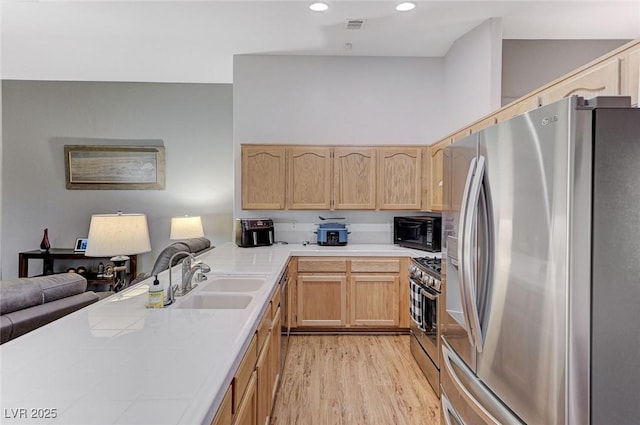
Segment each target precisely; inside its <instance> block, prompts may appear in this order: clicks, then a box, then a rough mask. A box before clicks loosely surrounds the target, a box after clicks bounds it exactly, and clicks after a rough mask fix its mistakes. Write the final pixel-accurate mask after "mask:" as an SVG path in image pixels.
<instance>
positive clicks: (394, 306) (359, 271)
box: [290, 257, 409, 330]
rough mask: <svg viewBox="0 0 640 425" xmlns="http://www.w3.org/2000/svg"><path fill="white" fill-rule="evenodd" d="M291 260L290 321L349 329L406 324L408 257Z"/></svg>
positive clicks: (311, 326)
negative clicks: (293, 298)
mask: <svg viewBox="0 0 640 425" xmlns="http://www.w3.org/2000/svg"><path fill="white" fill-rule="evenodd" d="M292 264H293V266H295V264H297V272H298V273H297V276H296V279H295V280H296V285H295V287H296V298H297V311H296V312H295V316H296V317H297V320H295V321H294V325H295V326H296V327H298V328H305V327H308V328H332V329H352V330H353V329H358V328H388V329H399V328H404V327H408V326H409V322H408V319H409V317H408V311H409V283H408V280H407V279H408V277H407V268H408V259H406V258H386V257H298V258H295V259H294V260H293V261H292V263H291V264H290V267H292ZM403 311H405V312H407V314H406V315H403V314H402V312H403ZM404 316H407V317H406V318H405V317H404Z"/></svg>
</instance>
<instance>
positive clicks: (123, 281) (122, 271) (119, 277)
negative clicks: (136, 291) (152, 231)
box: [111, 255, 129, 292]
mask: <svg viewBox="0 0 640 425" xmlns="http://www.w3.org/2000/svg"><path fill="white" fill-rule="evenodd" d="M128 259H129V257H127V256H126V255H117V256H115V257H112V258H111V261H113V274H114V276H113V290H114V291H115V292H119V291H122V290H123V289H125V288H126V287H127V286H129V282H127V266H126V264H127V260H128Z"/></svg>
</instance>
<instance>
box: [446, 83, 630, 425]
mask: <svg viewBox="0 0 640 425" xmlns="http://www.w3.org/2000/svg"><path fill="white" fill-rule="evenodd" d="M629 104H630V100H629V98H624V97H599V98H594V99H590V100H588V101H587V100H584V99H582V98H580V97H576V96H574V97H571V98H567V99H564V100H561V101H558V102H555V103H553V104H550V105H548V106H544V107H541V108H538V109H536V110H534V111H531V112H529V113H526V114H524V115H520V116H517V117H514V118H512V119H511V120H509V121H505V122H503V123H499V124H497V125H494V126H492V127H490V128H487V129H486V130H483V131H481V132H479V133H478V134H476V135H472V136H469V137H467V138H466V139H463V140H461V141H459V142H457V143H455V144H452V145H451V146H450V147H449V148H447V150H446V151H445V165H444V170H445V178H444V182H445V200H446V202H445V203H446V204H447V208H446V211H445V213H444V215H443V232H444V235H445V236H448V238H447V250H446V252H447V253H446V284H445V287H446V294H445V296H446V301H445V304H446V314H445V315H444V316H445V317H444V319H443V325H442V326H443V329H442V331H443V337H442V339H443V344H442V362H441V391H442V397H441V401H442V416H443V421H444V422H443V424H468V425H476V424H483V423H500V424H510V423H526V424H531V425H533V424H544V425H553V424H575V425H586V424H622V425H626V424H638V423H640V396H639V394H640V109H637V108H630V107H629Z"/></svg>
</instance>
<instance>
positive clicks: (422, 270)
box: [409, 257, 442, 291]
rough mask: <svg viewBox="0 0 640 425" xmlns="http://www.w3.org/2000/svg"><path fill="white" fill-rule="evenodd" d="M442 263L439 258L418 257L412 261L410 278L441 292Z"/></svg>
mask: <svg viewBox="0 0 640 425" xmlns="http://www.w3.org/2000/svg"><path fill="white" fill-rule="evenodd" d="M441 270H442V263H441V260H440V259H439V258H431V257H417V258H412V259H411V265H410V266H409V277H410V278H411V279H412V280H414V281H417V282H419V283H421V284H423V285H425V286H429V287H431V288H434V289H435V290H436V291H440V287H441V284H442V282H441V280H442V279H441Z"/></svg>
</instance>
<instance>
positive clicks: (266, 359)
mask: <svg viewBox="0 0 640 425" xmlns="http://www.w3.org/2000/svg"><path fill="white" fill-rule="evenodd" d="M270 366H271V332H269V333H268V334H267V339H266V341H265V342H264V344H263V347H262V351H261V352H260V356H259V357H258V362H257V363H256V372H257V374H258V375H257V376H258V406H257V410H258V412H257V415H258V422H257V424H256V425H265V424H267V425H268V424H269V416H270V411H271V379H270V377H271V370H270Z"/></svg>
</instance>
